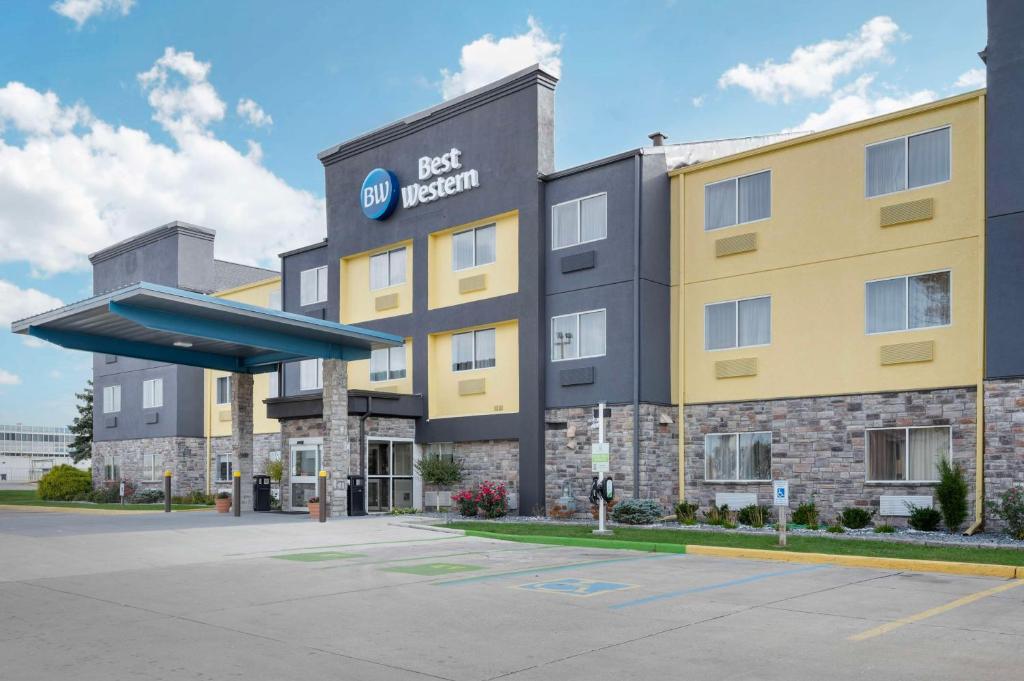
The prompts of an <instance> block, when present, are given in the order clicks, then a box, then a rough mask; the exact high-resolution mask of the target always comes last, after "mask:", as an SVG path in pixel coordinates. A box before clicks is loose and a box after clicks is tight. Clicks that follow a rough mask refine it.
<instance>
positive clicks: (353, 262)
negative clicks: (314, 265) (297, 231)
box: [339, 241, 413, 324]
mask: <svg viewBox="0 0 1024 681" xmlns="http://www.w3.org/2000/svg"><path fill="white" fill-rule="evenodd" d="M402 246H404V247H405V248H406V253H405V283H404V284H399V285H398V286H389V287H387V288H382V289H377V290H376V291H371V290H370V257H371V256H374V255H377V254H378V253H383V252H387V251H390V250H393V249H395V248H401V247H402ZM412 261H413V257H412V241H402V242H399V243H395V244H390V245H389V246H385V247H383V248H375V249H373V250H372V251H365V252H363V253H357V254H355V255H350V256H347V257H345V258H342V259H341V295H340V297H339V300H341V309H340V310H339V319H341V322H342V323H343V324H358V323H359V322H366V321H370V320H373V319H384V318H385V317H397V316H398V315H403V314H409V313H411V312H412V277H413V269H412ZM390 296H396V297H397V301H395V303H396V304H395V305H393V306H392V305H391V304H390V301H389V297H390ZM378 299H380V300H378ZM382 303H383V304H382ZM381 308H382V309H381Z"/></svg>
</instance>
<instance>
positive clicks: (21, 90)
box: [0, 0, 986, 424]
mask: <svg viewBox="0 0 1024 681" xmlns="http://www.w3.org/2000/svg"><path fill="white" fill-rule="evenodd" d="M586 6H587V11H585V12H584V11H580V8H581V4H580V3H579V2H576V1H572V2H551V3H536V4H520V3H511V2H506V3H475V4H468V5H467V4H462V5H460V6H459V12H458V13H453V12H445V11H439V10H438V6H437V5H436V4H434V3H414V2H378V3H374V4H373V6H372V8H371V9H367V8H368V7H369V6H368V5H367V4H366V3H348V2H345V3H343V2H288V3H281V2H256V1H249V2H227V1H222V2H215V3H210V2H187V1H183V0H178V1H176V2H174V3H168V2H157V1H155V0H135V1H134V2H133V1H132V0H60V1H59V2H57V3H54V4H53V5H52V6H50V5H48V4H47V3H45V2H22V3H11V4H7V5H5V7H4V21H3V22H0V44H3V45H4V49H3V50H2V51H0V245H2V246H3V247H2V248H0V326H2V327H4V328H5V329H6V328H7V325H8V324H9V322H10V321H11V320H12V319H16V318H20V317H23V316H26V315H28V314H31V313H34V312H37V311H40V310H42V309H47V308H48V307H50V306H52V305H55V304H57V303H59V302H63V303H67V302H71V301H73V300H76V299H79V298H82V297H85V296H87V295H89V293H90V292H91V278H90V275H89V270H88V261H87V259H86V255H87V254H88V253H89V252H91V251H93V250H96V249H98V248H100V247H102V246H103V245H105V244H108V243H111V242H113V241H116V240H118V239H121V238H124V237H126V236H128V235H130V234H132V233H134V232H138V231H141V230H144V229H148V228H151V227H154V226H156V225H158V224H162V223H165V222H168V221H170V220H173V219H183V220H188V221H191V222H197V223H199V224H203V225H205V226H209V227H213V228H215V229H217V230H218V257H225V258H230V259H238V260H243V261H246V262H253V263H262V264H268V263H270V264H273V260H272V257H273V254H275V253H277V252H279V251H281V250H284V249H285V248H288V247H293V246H297V245H302V244H304V243H308V242H310V241H313V240H315V239H319V238H322V236H323V233H324V223H323V175H322V172H323V171H322V167H321V166H320V164H319V162H318V161H317V160H316V153H317V152H318V151H320V150H322V149H324V148H326V147H328V146H331V145H333V144H335V143H337V142H340V141H342V140H344V139H347V138H349V137H352V136H353V135H356V134H358V133H360V132H363V131H366V130H369V129H371V128H375V127H377V126H380V125H382V124H385V123H387V122H389V121H391V120H393V119H395V118H398V117H400V116H403V115H405V114H408V113H410V112H413V111H416V110H419V109H422V108H425V107H428V106H431V105H434V104H436V103H438V102H440V101H443V99H444V98H445V97H446V96H452V95H454V94H458V93H459V92H461V91H464V90H465V89H467V88H472V87H476V86H478V85H481V84H483V83H485V82H487V81H488V80H492V79H494V78H497V77H500V76H501V75H503V74H504V73H507V72H510V71H512V70H516V69H517V68H519V67H521V66H523V65H525V64H528V63H533V62H536V61H541V62H543V63H545V64H546V65H547V66H548V67H549V68H551V69H553V70H555V71H557V72H559V73H560V77H561V82H560V84H559V86H558V91H557V99H556V164H557V166H558V167H560V168H564V167H568V166H572V165H575V164H578V163H582V162H585V161H588V160H591V159H593V158H597V157H600V156H605V155H608V154H612V153H616V152H618V151H622V150H625V149H629V148H633V147H636V146H641V145H642V144H644V143H646V141H647V140H646V136H647V134H648V133H650V132H653V131H655V130H661V131H663V132H665V133H666V134H667V135H668V136H669V141H670V142H682V141H691V140H698V139H709V138H717V137H735V136H744V135H752V134H759V133H768V132H775V131H779V130H783V129H787V128H793V129H807V128H813V129H823V128H827V127H832V126H834V125H839V124H841V123H844V122H848V121H850V120H855V119H857V118H864V117H867V116H871V115H876V114H879V113H884V112H886V111H890V110H893V109H896V108H903V107H906V106H910V105H913V104H916V103H920V102H923V101H928V100H930V99H936V98H941V97H945V96H948V95H951V94H954V93H956V92H959V91H963V90H967V89H973V88H974V87H980V86H982V85H983V84H984V71H983V70H982V69H981V66H982V64H981V62H980V60H979V59H978V58H977V56H976V53H977V52H978V51H979V50H981V49H982V48H983V47H984V46H985V35H986V32H985V4H984V2H983V1H982V0H963V1H960V2H955V3H935V2H916V1H910V0H901V1H900V2H895V1H893V0H890V1H889V2H871V1H862V2H856V3H851V2H847V1H825V0H816V1H813V2H796V1H787V2H783V3H780V2H770V3H769V2H753V1H747V2H738V1H736V2H727V1H721V0H719V1H717V2H713V1H708V2H697V1H686V0H676V1H674V2H672V1H668V2H650V3H645V4H641V3H634V2H615V3H608V2H590V3H587V5H586ZM90 369H91V359H90V356H89V355H86V354H84V353H75V352H70V351H64V350H61V349H59V348H55V347H52V346H40V345H39V344H34V345H31V346H30V345H28V344H26V343H25V341H24V340H23V339H21V338H18V337H15V336H12V335H11V334H9V333H3V334H0V422H24V423H38V424H56V423H67V422H68V421H69V420H70V418H71V417H72V416H73V414H74V409H73V406H74V398H73V393H74V392H75V391H76V390H79V389H81V387H82V385H83V384H84V382H85V381H86V380H87V378H88V376H89V372H90Z"/></svg>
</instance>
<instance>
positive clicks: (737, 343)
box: [704, 293, 774, 435]
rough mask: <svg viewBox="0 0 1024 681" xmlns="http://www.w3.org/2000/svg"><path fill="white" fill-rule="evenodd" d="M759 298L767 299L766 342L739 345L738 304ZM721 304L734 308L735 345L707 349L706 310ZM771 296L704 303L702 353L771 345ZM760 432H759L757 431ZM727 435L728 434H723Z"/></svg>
mask: <svg viewBox="0 0 1024 681" xmlns="http://www.w3.org/2000/svg"><path fill="white" fill-rule="evenodd" d="M761 298H767V299H768V342H767V343H755V344H753V345H740V344H739V343H740V303H742V302H743V301H745V300H760V299H761ZM722 303H732V304H733V308H734V313H733V314H734V316H735V327H736V333H735V338H736V345H732V346H730V347H727V348H709V347H708V308H709V307H711V306H712V305H721V304H722ZM772 310H773V304H772V296H771V294H770V293H769V294H768V295H764V296H748V297H746V298H734V299H732V300H716V301H715V302H713V303H704V352H723V351H726V350H739V349H740V348H766V347H768V346H769V345H771V344H772V331H773V330H774V329H773V328H772V327H773V324H772ZM757 432H761V431H757ZM723 434H724V435H728V433H723Z"/></svg>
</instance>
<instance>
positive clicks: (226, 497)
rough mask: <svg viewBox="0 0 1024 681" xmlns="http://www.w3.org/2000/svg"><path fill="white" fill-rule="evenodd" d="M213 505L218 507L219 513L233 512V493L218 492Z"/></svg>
mask: <svg viewBox="0 0 1024 681" xmlns="http://www.w3.org/2000/svg"><path fill="white" fill-rule="evenodd" d="M213 503H214V504H215V505H216V506H217V513H227V512H228V511H230V510H231V492H217V496H215V497H214V498H213Z"/></svg>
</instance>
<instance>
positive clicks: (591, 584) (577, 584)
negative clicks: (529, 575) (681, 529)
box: [519, 577, 636, 596]
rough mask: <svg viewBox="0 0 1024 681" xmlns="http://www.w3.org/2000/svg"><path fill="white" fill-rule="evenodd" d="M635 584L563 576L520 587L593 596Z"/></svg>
mask: <svg viewBox="0 0 1024 681" xmlns="http://www.w3.org/2000/svg"><path fill="white" fill-rule="evenodd" d="M634 586H636V585H635V584H621V583H619V582H603V581H598V580H594V579H579V578H576V577H565V578H563V579H556V580H553V581H550V582H534V583H532V584H522V585H520V586H519V588H520V589H527V590H528V591H543V592H547V593H560V594H568V595H569V596H594V595H597V594H602V593H608V592H610V591H622V590H623V589H632V588H633V587H634Z"/></svg>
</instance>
